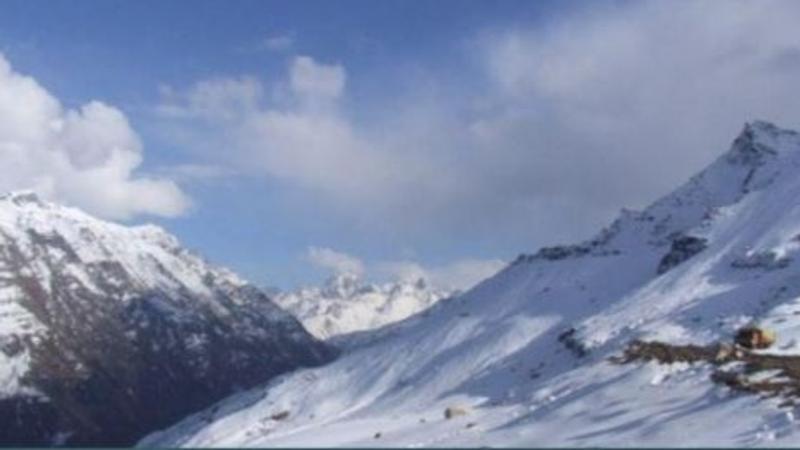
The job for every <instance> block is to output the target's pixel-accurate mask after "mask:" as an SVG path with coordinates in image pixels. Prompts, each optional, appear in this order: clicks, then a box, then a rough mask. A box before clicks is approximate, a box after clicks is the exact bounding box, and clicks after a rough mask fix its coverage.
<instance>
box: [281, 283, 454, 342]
mask: <svg viewBox="0 0 800 450" xmlns="http://www.w3.org/2000/svg"><path fill="white" fill-rule="evenodd" d="M455 294H456V292H454V291H448V290H442V289H436V288H434V287H432V286H430V285H429V284H428V282H426V281H425V280H424V279H422V278H420V279H419V280H416V281H414V282H409V281H394V282H390V283H384V284H374V283H366V282H364V281H363V280H361V279H359V277H358V276H356V275H353V274H338V275H334V276H332V277H331V278H329V279H328V280H327V281H326V282H325V284H324V285H323V286H322V287H309V288H303V289H299V290H297V291H293V292H277V291H272V299H273V300H274V301H275V303H277V304H278V305H280V306H281V307H283V308H284V309H286V310H287V311H289V312H290V313H292V314H294V315H295V316H296V317H297V318H298V319H299V320H300V321H301V322H302V323H303V325H304V326H305V327H306V329H307V330H308V331H309V332H310V333H311V334H313V335H314V336H316V337H318V338H320V339H328V338H331V337H335V336H340V335H343V334H348V333H353V332H357V331H365V330H371V329H375V328H379V327H382V326H384V325H388V324H391V323H394V322H397V321H399V320H402V319H405V318H407V317H409V316H411V315H413V314H416V313H418V312H420V311H423V310H425V309H427V308H429V307H431V306H432V305H433V304H434V303H436V302H437V301H439V300H442V299H444V298H448V297H451V296H453V295H455Z"/></svg>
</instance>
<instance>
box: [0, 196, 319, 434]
mask: <svg viewBox="0 0 800 450" xmlns="http://www.w3.org/2000/svg"><path fill="white" fill-rule="evenodd" d="M332 356H333V354H332V351H331V350H330V349H329V348H328V346H326V345H325V344H323V343H321V342H319V341H317V340H316V339H314V338H313V337H312V336H310V335H309V334H308V333H307V332H306V331H305V330H304V329H303V327H302V326H301V325H300V324H299V323H298V322H297V321H296V320H295V319H294V318H293V317H292V316H291V315H289V314H288V313H286V312H285V311H283V310H282V309H280V308H279V307H277V306H276V305H274V304H273V303H272V302H271V301H270V300H269V299H268V298H267V297H266V296H265V295H264V294H263V293H261V292H260V291H259V290H258V289H256V288H254V287H252V286H251V285H249V284H247V283H246V282H245V281H244V280H242V279H240V278H239V277H237V276H236V275H235V274H233V273H231V272H230V271H228V270H225V269H223V268H219V267H215V266H212V265H210V264H208V263H207V262H205V261H204V260H203V259H201V258H200V257H198V256H196V255H194V254H192V253H191V252H189V251H187V250H185V249H184V248H182V247H181V246H180V244H179V243H178V241H177V240H176V239H175V238H174V237H173V236H171V235H169V234H168V233H166V232H165V231H164V230H162V229H161V228H158V227H156V226H152V225H144V226H136V227H124V226H121V225H116V224H113V223H108V222H104V221H101V220H97V219H95V218H93V217H90V216H88V215H86V214H84V213H82V212H80V211H78V210H76V209H73V208H67V207H63V206H59V205H57V204H54V203H50V202H45V201H43V200H41V199H39V198H38V197H37V196H36V195H35V194H33V193H12V194H7V195H3V196H0V424H1V425H0V443H2V444H3V445H11V444H18V445H19V444H38V445H46V444H51V443H68V444H98V443H99V444H106V445H122V444H126V443H133V442H135V441H136V440H137V439H139V438H141V437H142V436H143V435H144V434H145V433H147V432H148V431H150V430H153V429H154V427H163V426H166V425H168V424H170V423H172V422H174V421H175V420H177V419H179V418H181V417H182V416H184V415H185V414H187V413H189V412H192V411H196V410H198V409H199V408H203V407H206V406H208V405H210V404H211V403H213V402H214V401H216V400H219V399H220V398H223V397H224V396H225V395H228V394H230V393H232V392H234V391H236V390H238V389H242V388H247V387H251V386H253V385H255V384H258V383H261V382H263V381H266V380H268V379H269V378H270V377H272V376H274V375H277V374H280V373H283V372H286V371H288V370H292V369H294V368H296V367H298V366H311V365H318V364H320V363H322V362H325V361H327V360H329V359H330V358H331V357H332Z"/></svg>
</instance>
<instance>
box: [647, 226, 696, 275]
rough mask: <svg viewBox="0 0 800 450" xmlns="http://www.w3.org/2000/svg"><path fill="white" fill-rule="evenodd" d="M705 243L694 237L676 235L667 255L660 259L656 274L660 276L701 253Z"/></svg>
mask: <svg viewBox="0 0 800 450" xmlns="http://www.w3.org/2000/svg"><path fill="white" fill-rule="evenodd" d="M706 245H707V242H706V240H705V239H703V238H698V237H694V236H684V235H678V236H676V237H675V238H674V239H673V240H672V246H671V247H670V249H669V253H667V254H666V255H664V257H663V258H661V261H660V262H659V264H658V273H659V274H662V273H664V272H666V271H668V270H670V269H672V268H673V267H675V266H677V265H678V264H680V263H682V262H684V261H686V260H687V259H689V258H691V257H692V256H694V255H696V254H698V253H700V252H702V251H703V250H704V249H705V248H706Z"/></svg>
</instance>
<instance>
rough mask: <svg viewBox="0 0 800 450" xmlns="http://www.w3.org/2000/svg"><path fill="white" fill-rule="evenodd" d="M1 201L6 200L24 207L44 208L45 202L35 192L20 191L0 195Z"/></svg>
mask: <svg viewBox="0 0 800 450" xmlns="http://www.w3.org/2000/svg"><path fill="white" fill-rule="evenodd" d="M0 200H5V201H9V202H13V203H14V204H16V205H18V206H22V205H37V206H43V205H44V201H42V199H41V197H39V194H37V193H36V192H35V191H33V190H19V191H9V192H7V193H5V194H2V195H0Z"/></svg>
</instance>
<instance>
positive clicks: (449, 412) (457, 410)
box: [444, 406, 469, 420]
mask: <svg viewBox="0 0 800 450" xmlns="http://www.w3.org/2000/svg"><path fill="white" fill-rule="evenodd" d="M467 414H469V408H467V407H464V406H448V407H447V408H445V409H444V418H445V419H448V420H449V419H452V418H454V417H458V416H466V415H467Z"/></svg>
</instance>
